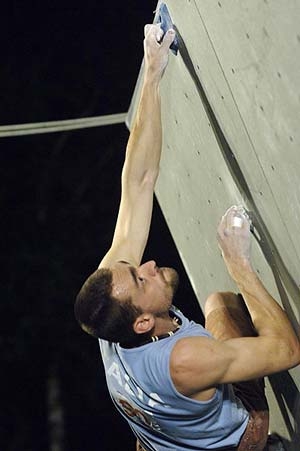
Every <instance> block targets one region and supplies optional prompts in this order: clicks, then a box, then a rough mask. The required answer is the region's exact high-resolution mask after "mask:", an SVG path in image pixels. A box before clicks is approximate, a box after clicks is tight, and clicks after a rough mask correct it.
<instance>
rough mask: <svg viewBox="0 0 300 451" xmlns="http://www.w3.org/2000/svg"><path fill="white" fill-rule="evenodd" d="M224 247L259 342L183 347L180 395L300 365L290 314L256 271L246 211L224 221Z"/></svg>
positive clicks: (203, 341) (178, 355)
mask: <svg viewBox="0 0 300 451" xmlns="http://www.w3.org/2000/svg"><path fill="white" fill-rule="evenodd" d="M218 241H219V246H220V248H221V251H222V255H223V258H224V262H225V264H226V266H227V269H228V271H229V273H230V275H231V277H232V278H233V280H234V281H235V283H236V284H237V286H238V289H239V291H240V292H241V294H242V295H243V298H244V300H245V302H246V305H247V307H248V310H249V313H250V315H251V319H252V322H253V324H254V327H255V329H256V332H257V334H258V336H257V337H242V338H232V339H229V340H227V341H217V340H212V339H209V338H201V337H190V338H187V339H183V340H180V341H179V342H177V345H176V346H175V348H174V352H173V353H172V359H171V374H172V377H173V380H174V382H175V385H176V386H177V388H178V390H179V391H180V392H182V393H183V394H185V395H188V396H197V395H199V393H201V392H202V391H204V390H206V389H208V388H212V387H216V386H217V384H219V383H231V382H240V381H245V380H250V379H254V378H258V377H263V376H266V375H269V374H272V373H275V372H279V371H282V370H286V369H289V368H292V367H293V366H296V365H297V364H299V363H300V346H299V340H298V338H297V336H296V334H295V332H294V330H293V327H292V325H291V323H290V321H289V319H288V317H287V315H286V313H285V312H284V310H283V309H282V308H281V307H280V305H279V304H278V303H277V302H276V301H275V299H274V298H273V297H272V296H271V295H270V293H269V292H268V291H267V290H266V288H265V287H264V285H263V283H262V282H261V280H260V279H259V278H258V276H257V274H256V273H255V271H254V270H253V268H252V266H251V262H250V221H249V219H248V217H247V215H245V213H244V211H243V210H242V209H241V208H239V207H231V208H230V209H229V210H228V211H227V212H226V214H225V215H224V216H223V218H222V220H221V222H220V225H219V228H218Z"/></svg>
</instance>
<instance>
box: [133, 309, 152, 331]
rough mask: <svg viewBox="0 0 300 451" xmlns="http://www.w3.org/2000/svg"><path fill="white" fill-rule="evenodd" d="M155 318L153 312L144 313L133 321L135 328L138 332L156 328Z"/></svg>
mask: <svg viewBox="0 0 300 451" xmlns="http://www.w3.org/2000/svg"><path fill="white" fill-rule="evenodd" d="M154 324H155V319H154V316H153V315H152V314H151V313H142V315H140V316H138V317H137V318H136V320H135V322H134V323H133V330H134V332H135V333H136V334H144V333H146V332H149V331H150V330H152V329H153V328H154Z"/></svg>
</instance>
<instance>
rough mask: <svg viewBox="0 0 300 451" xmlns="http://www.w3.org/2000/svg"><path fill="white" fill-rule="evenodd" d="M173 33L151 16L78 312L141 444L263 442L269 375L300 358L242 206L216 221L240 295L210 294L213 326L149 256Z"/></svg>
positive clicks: (232, 446) (255, 445)
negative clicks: (193, 314)
mask: <svg viewBox="0 0 300 451" xmlns="http://www.w3.org/2000/svg"><path fill="white" fill-rule="evenodd" d="M173 39H174V31H173V30H169V31H168V32H167V33H166V34H165V35H164V36H163V32H162V30H161V29H160V26H159V25H147V26H146V27H145V40H144V51H145V66H144V81H143V87H142V93H141V98H140V102H139V107H138V111H137V116H136V119H135V123H134V127H133V129H132V132H131V134H130V137H129V141H128V145H127V151H126V158H125V163H124V167H123V172H122V195H121V202H120V208H119V214H118V219H117V223H116V228H115V233H114V237H113V241H112V245H111V247H110V249H109V250H108V252H107V254H106V255H105V256H104V257H103V259H102V261H101V263H100V265H99V268H98V269H97V270H96V271H95V272H94V273H93V274H92V275H91V276H90V277H89V278H88V279H87V281H86V282H85V283H84V285H83V287H82V288H81V290H80V292H79V294H78V296H77V299H76V303H75V315H76V318H77V320H78V321H79V323H80V325H81V327H82V328H83V329H84V330H85V331H86V332H88V333H89V334H91V335H93V336H95V337H98V338H99V342H100V348H101V354H102V358H103V362H104V367H105V372H106V379H107V385H108V389H109V391H110V394H111V397H112V400H113V402H114V404H115V406H116V408H117V409H118V410H119V412H120V413H121V414H122V415H123V416H124V417H125V418H126V420H127V421H128V424H129V426H130V427H131V429H132V431H133V433H134V434H135V436H136V438H137V449H141V450H143V449H144V450H146V451H166V450H168V451H170V450H173V451H175V450H176V451H187V450H189V451H203V450H218V451H221V450H223V451H224V450H239V451H245V450H252V451H253V450H255V451H262V450H263V448H264V446H265V443H266V440H267V434H268V407H267V402H266V399H265V396H264V388H263V379H262V378H263V377H264V376H265V375H268V374H271V373H275V372H278V371H282V370H286V369H288V368H291V367H293V366H295V365H297V364H298V363H299V362H300V347H299V341H298V339H297V337H296V335H295V334H294V331H293V328H292V326H291V324H290V322H289V320H288V318H287V316H286V314H285V312H284V311H283V310H282V308H281V307H280V306H279V304H278V303H277V302H276V301H275V300H274V299H273V298H272V297H271V295H270V294H269V293H268V292H267V291H266V289H265V288H264V286H263V284H262V282H261V281H260V280H259V278H258V276H257V275H256V273H255V272H254V270H253V269H252V266H251V262H250V222H249V219H248V217H247V215H246V213H245V211H244V210H243V209H242V208H240V207H231V208H230V209H229V210H227V212H226V213H225V214H224V216H223V217H222V219H221V222H220V224H219V227H218V243H219V247H220V249H221V252H222V254H223V258H224V262H225V265H226V266H227V269H228V271H229V273H230V275H231V277H232V279H233V280H234V281H235V282H236V284H237V288H238V291H239V293H240V294H239V295H235V294H233V293H214V294H212V295H210V296H209V298H208V299H207V302H206V308H205V318H206V322H205V326H206V328H205V329H204V328H203V327H202V326H201V325H199V324H196V323H194V322H193V321H189V320H188V319H187V318H186V317H185V316H184V315H183V314H182V313H181V312H180V311H178V310H177V309H176V308H175V307H174V306H173V305H172V302H173V297H174V293H175V290H176V287H177V283H178V277H177V273H176V271H175V270H174V269H172V268H159V267H158V266H157V265H156V263H155V262H154V261H148V262H146V263H143V264H141V260H142V256H143V252H144V249H145V245H146V242H147V239H148V233H149V227H150V221H151V214H152V201H153V191H154V186H155V181H156V179H157V176H158V172H159V161H160V154H161V147H162V129H161V111H160V96H159V82H160V80H161V78H162V76H163V73H164V71H165V68H166V66H167V62H168V53H169V47H170V45H171V43H172V41H173ZM169 189H170V190H171V189H172V186H170V187H169ZM198 244H199V246H201V243H198Z"/></svg>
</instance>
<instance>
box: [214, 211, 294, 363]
mask: <svg viewBox="0 0 300 451" xmlns="http://www.w3.org/2000/svg"><path fill="white" fill-rule="evenodd" d="M250 239H251V234H250V219H249V217H248V215H247V214H246V212H245V210H244V209H243V208H242V207H241V206H235V205H234V206H232V207H230V208H229V209H228V210H227V212H226V213H225V215H223V216H222V219H221V221H220V224H219V227H218V243H219V247H220V249H221V250H222V255H223V258H224V262H225V264H226V266H227V269H228V272H229V274H230V275H231V277H232V279H233V280H234V281H235V282H236V284H237V286H238V288H239V291H240V292H241V294H242V295H243V297H244V299H245V302H246V304H247V307H248V310H249V313H250V315H251V318H252V321H253V324H254V327H255V329H256V331H257V333H258V335H259V336H261V337H268V338H270V339H271V340H268V342H271V343H272V346H273V353H274V354H275V353H276V349H278V350H279V349H280V350H281V355H284V354H286V355H287V356H288V358H290V360H289V361H288V362H287V364H285V365H284V366H285V367H288V366H293V365H295V364H297V363H299V360H300V348H299V340H298V338H297V336H296V334H295V332H294V330H293V327H292V325H291V323H290V321H289V319H288V317H287V315H286V313H285V312H284V310H283V309H282V308H281V306H280V305H279V304H278V303H277V302H276V301H275V299H274V298H273V297H272V296H271V294H270V293H269V292H268V291H267V290H266V288H265V287H264V285H263V283H262V282H261V280H260V279H259V277H258V275H257V274H256V272H255V271H254V270H253V268H252V265H251V261H250Z"/></svg>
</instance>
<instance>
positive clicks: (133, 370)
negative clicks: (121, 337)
mask: <svg viewBox="0 0 300 451" xmlns="http://www.w3.org/2000/svg"><path fill="white" fill-rule="evenodd" d="M172 310H173V313H174V314H175V315H176V316H177V317H178V318H179V319H180V320H181V323H182V325H181V327H180V329H179V330H178V331H177V332H176V333H175V334H174V335H173V336H171V337H168V338H164V339H162V340H159V341H156V342H154V343H152V342H151V343H148V344H145V345H143V346H140V347H136V348H131V349H125V348H122V347H121V346H120V345H119V344H115V343H109V342H107V341H105V340H99V343H100V349H101V354H102V358H103V363H104V367H105V373H106V380H107V385H108V389H109V392H110V395H111V398H112V400H113V402H114V404H115V406H116V408H117V409H118V410H119V412H120V413H121V414H122V415H123V416H124V417H125V418H126V420H127V421H128V423H129V425H130V427H131V429H132V430H133V432H134V434H135V435H136V437H137V438H138V440H139V441H140V443H141V445H142V446H143V447H144V448H145V449H146V450H147V451H175V450H176V451H179V450H180V451H204V450H209V449H212V450H216V449H219V448H221V449H223V448H225V449H226V448H227V447H228V448H229V449H230V447H231V448H232V447H235V446H237V445H238V443H239V441H240V438H241V436H242V434H243V432H244V430H245V428H246V426H247V423H248V417H249V415H248V412H247V411H246V409H245V408H244V406H243V404H242V403H241V401H240V400H239V399H238V398H237V397H236V396H235V394H234V392H233V388H232V385H231V384H226V385H223V384H222V385H218V386H217V388H216V392H215V394H214V396H213V397H212V398H211V399H210V400H208V401H197V400H194V399H191V398H188V397H186V396H184V395H182V394H181V393H179V392H178V391H177V390H176V388H175V386H174V384H173V382H172V379H171V376H170V369H169V366H170V364H169V362H170V354H171V351H172V349H173V347H174V345H175V343H176V342H177V340H180V339H181V338H183V337H190V336H206V337H210V334H209V333H208V331H206V330H205V329H204V328H203V327H202V326H201V325H200V324H196V323H195V322H194V321H189V320H188V319H187V318H186V317H185V316H184V315H183V314H182V313H181V312H180V311H179V310H178V309H176V308H175V307H172Z"/></svg>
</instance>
